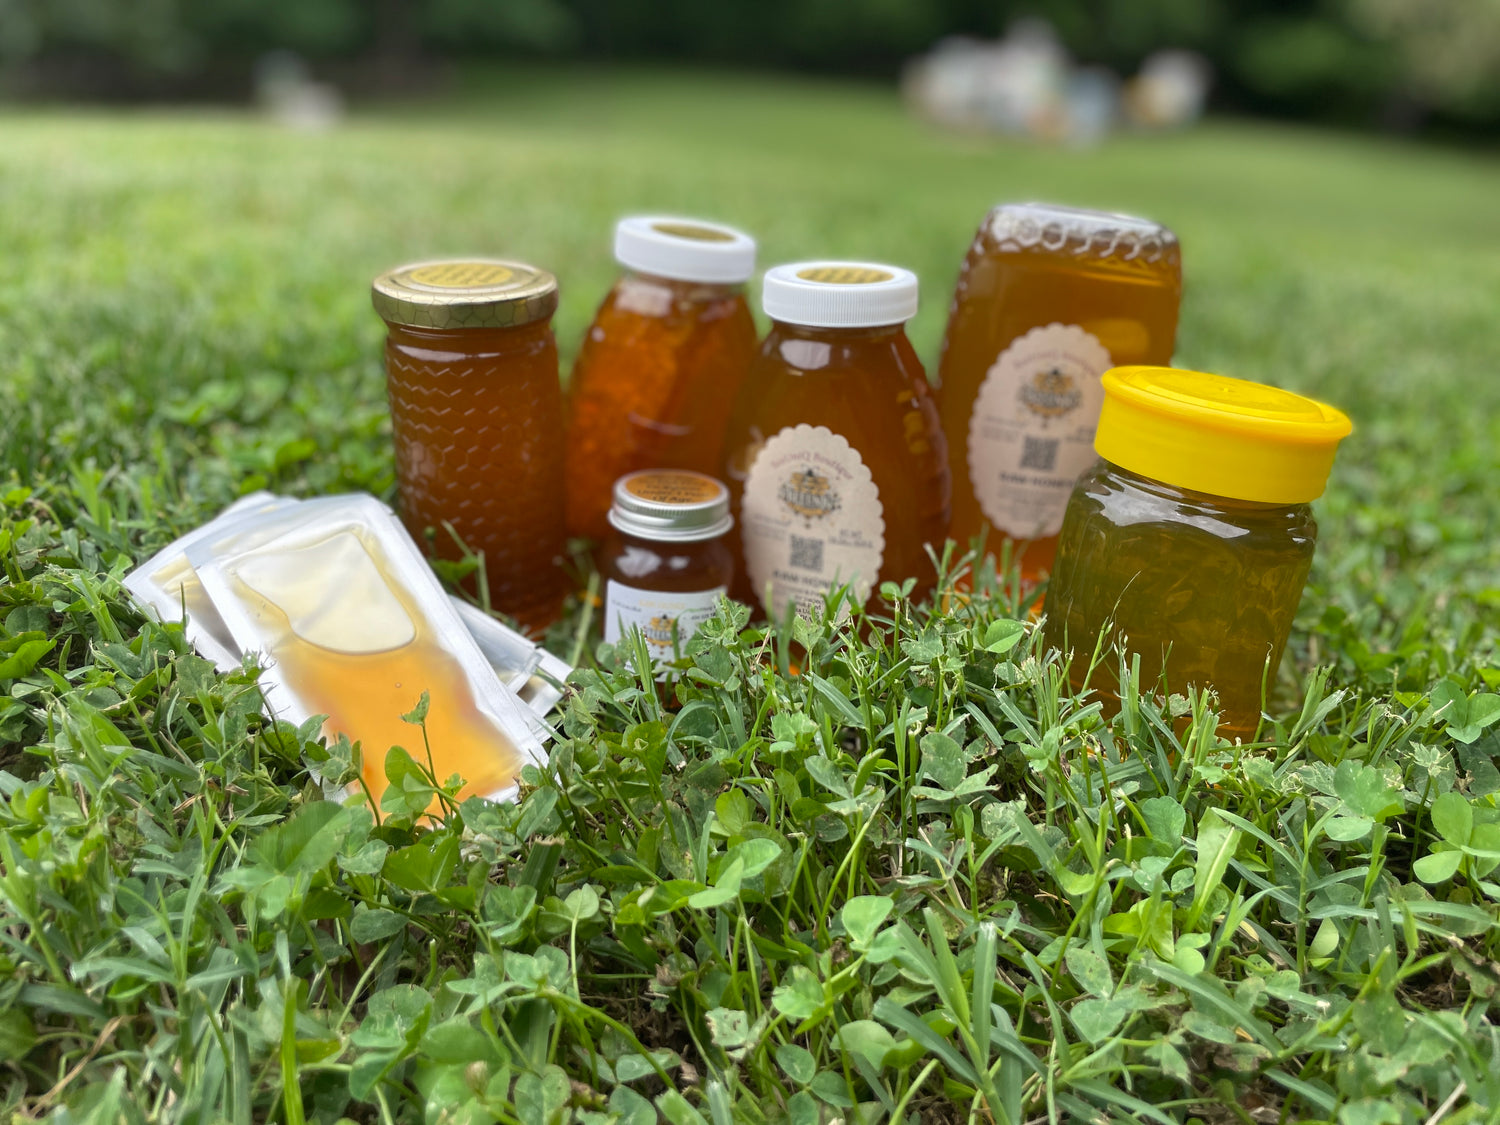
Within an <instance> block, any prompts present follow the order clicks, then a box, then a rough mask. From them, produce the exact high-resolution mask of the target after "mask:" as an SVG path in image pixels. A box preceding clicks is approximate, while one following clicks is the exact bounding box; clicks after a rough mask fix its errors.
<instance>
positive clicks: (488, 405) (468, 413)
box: [373, 259, 566, 628]
mask: <svg viewBox="0 0 1500 1125" xmlns="http://www.w3.org/2000/svg"><path fill="white" fill-rule="evenodd" d="M373 296H374V304H375V310H376V311H377V312H378V313H379V314H380V315H381V317H382V318H383V319H384V320H385V322H386V326H387V329H388V331H387V336H386V345H385V369H386V389H387V391H388V393H389V395H390V400H391V427H392V431H393V434H394V438H395V445H396V483H397V487H398V490H399V492H400V508H401V517H402V520H403V522H404V523H405V524H406V527H407V530H409V531H410V532H411V534H412V536H413V538H415V539H416V540H417V542H419V543H424V544H426V545H427V549H428V550H429V552H431V553H433V554H436V555H437V556H438V557H440V558H446V559H457V558H459V557H461V550H460V547H459V544H458V542H457V541H456V540H455V538H454V536H455V535H456V536H458V538H459V539H462V541H463V542H464V543H465V544H466V545H467V546H468V547H469V549H470V550H472V551H474V552H476V553H482V554H483V556H484V575H485V582H486V584H487V586H488V592H489V597H490V601H491V603H492V604H493V605H494V606H495V607H496V608H497V609H500V610H503V611H504V612H506V613H508V614H511V615H512V616H514V617H515V618H517V619H518V620H519V621H520V622H521V623H522V624H523V625H526V626H528V627H532V628H537V627H541V626H543V625H546V624H547V623H549V622H550V621H551V620H552V619H553V618H554V617H555V616H556V615H557V612H558V610H559V608H560V605H561V601H562V597H563V594H564V593H565V586H564V580H563V572H562V570H561V569H560V567H559V565H558V564H559V562H560V560H561V558H562V555H563V552H564V549H565V546H566V532H565V529H564V525H563V512H562V504H561V502H560V501H561V497H562V491H563V456H564V448H563V440H562V439H563V419H562V391H561V388H560V387H559V385H558V377H557V343H556V341H555V340H554V339H553V336H552V324H551V322H552V314H553V312H554V311H555V310H556V308H557V280H556V279H555V278H554V277H553V276H552V275H551V274H550V273H548V272H547V271H545V270H540V269H537V268H536V267H534V266H528V265H525V264H524V263H521V262H508V261H498V260H492V259H464V260H460V261H442V262H423V263H418V264H416V265H410V266H402V267H401V268H399V269H395V270H391V271H390V272H389V273H385V274H381V275H380V276H379V277H377V278H376V279H375V283H374V294H373ZM449 528H451V529H452V534H450V532H449V530H448V529H449Z"/></svg>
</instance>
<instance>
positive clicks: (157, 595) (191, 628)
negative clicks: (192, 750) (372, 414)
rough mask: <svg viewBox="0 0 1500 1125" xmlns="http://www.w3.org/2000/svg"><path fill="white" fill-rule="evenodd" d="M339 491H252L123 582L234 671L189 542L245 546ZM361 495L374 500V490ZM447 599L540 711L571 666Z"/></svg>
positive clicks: (294, 522)
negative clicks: (312, 494) (305, 496)
mask: <svg viewBox="0 0 1500 1125" xmlns="http://www.w3.org/2000/svg"><path fill="white" fill-rule="evenodd" d="M344 499H345V498H344V497H338V496H335V497H318V498H315V499H312V500H296V499H293V498H291V497H285V496H276V495H274V494H272V493H269V492H256V493H252V494H250V495H248V496H245V497H242V498H241V499H240V500H237V501H236V502H235V503H233V504H231V505H230V506H229V507H227V508H225V509H224V511H223V512H221V513H220V514H219V515H218V516H216V517H215V518H214V519H212V520H210V521H209V522H208V523H206V524H204V525H203V526H201V527H199V528H195V529H194V530H193V531H190V532H188V533H187V534H186V535H183V536H182V537H180V538H178V539H176V540H174V541H173V542H172V543H170V544H168V545H167V546H166V547H164V548H162V549H161V550H160V551H158V552H157V553H156V554H155V555H153V556H152V557H151V558H150V559H148V560H147V561H146V562H144V563H142V564H141V565H140V566H138V567H136V568H135V569H134V570H133V571H131V572H130V573H129V574H128V575H126V576H125V579H124V583H123V584H124V586H125V588H126V589H127V590H128V591H129V592H130V593H131V594H132V595H133V596H134V598H135V599H136V601H137V602H139V603H141V604H142V605H144V606H146V607H147V608H149V609H150V610H151V611H152V613H153V614H154V615H155V616H156V617H157V618H158V619H159V620H162V621H181V622H183V624H184V628H185V631H186V634H187V638H188V641H189V642H190V643H191V644H192V645H193V647H194V648H195V649H196V650H197V651H198V652H199V653H200V654H201V655H203V656H205V657H207V658H208V659H210V660H212V661H213V662H214V664H215V665H216V666H217V667H218V668H219V670H220V671H223V672H231V671H234V670H235V669H237V668H239V667H240V664H241V662H242V659H243V654H242V653H241V651H240V649H239V646H238V645H236V644H235V642H234V638H233V637H232V636H231V635H230V632H229V627H228V626H227V625H226V624H225V623H224V621H223V618H222V617H221V616H220V615H219V611H218V609H217V608H216V607H215V606H214V604H213V601H212V599H210V598H209V596H208V594H207V592H206V591H205V590H204V589H203V585H202V583H201V582H200V581H199V580H198V575H197V571H196V570H195V568H194V566H193V564H192V563H191V562H189V561H188V549H189V548H195V553H196V554H197V556H198V558H199V559H200V560H202V559H204V558H206V557H209V556H214V557H216V556H219V555H222V554H224V553H226V552H229V551H235V550H244V549H246V548H248V547H250V546H253V545H254V544H257V543H262V542H266V541H268V540H270V539H274V538H276V537H277V536H278V535H282V534H285V533H286V532H288V531H290V530H292V529H293V528H294V527H297V526H300V525H301V524H303V523H304V522H306V521H308V520H310V519H317V518H319V516H318V513H319V512H320V510H322V509H323V508H325V507H327V506H328V505H330V504H338V503H342V502H343V501H344ZM368 499H369V501H370V502H371V503H377V504H378V503H379V502H378V501H376V500H374V498H373V497H371V498H368ZM380 506H381V507H382V508H384V507H385V506H384V505H380ZM385 510H386V511H389V509H385ZM451 600H452V602H453V605H454V608H455V610H456V611H457V612H458V613H459V615H460V617H461V618H462V620H463V624H464V626H465V628H467V629H468V631H469V633H470V634H471V635H472V636H473V637H474V639H475V641H476V642H477V643H478V645H479V648H480V651H481V652H482V653H483V654H484V657H485V660H486V661H487V662H488V663H489V665H490V667H491V669H492V670H493V672H494V674H495V676H496V677H498V678H499V680H500V682H501V683H503V684H505V685H506V686H507V687H509V688H510V689H511V691H512V692H514V693H515V694H516V695H517V696H518V697H519V698H520V700H521V702H522V703H523V704H525V705H526V707H527V709H528V710H530V711H531V712H532V714H533V715H534V716H536V718H537V719H541V718H543V717H545V716H546V715H547V713H548V712H549V711H551V709H552V707H553V706H554V705H555V704H556V703H557V701H558V700H559V699H561V698H562V684H563V682H564V681H565V680H566V679H567V677H568V674H569V673H570V672H572V667H571V666H570V665H569V664H567V663H566V662H565V661H563V660H560V659H559V658H557V657H555V656H553V655H552V654H551V653H549V652H547V651H546V650H545V649H542V648H540V647H539V646H538V645H537V644H536V643H535V642H533V641H530V640H528V639H527V638H526V637H525V636H524V635H522V634H521V633H519V632H517V631H516V630H514V629H511V628H510V627H508V626H507V625H505V624H504V623H503V622H501V621H498V620H496V619H495V618H493V617H491V616H490V615H489V614H487V613H485V612H484V611H483V610H481V609H479V608H478V607H477V606H471V605H468V604H467V603H465V602H464V601H463V600H462V599H460V598H457V597H453V598H452V599H451ZM533 726H534V727H535V729H536V730H537V733H538V735H539V736H540V737H541V738H542V739H543V740H544V741H545V740H546V738H547V737H549V736H550V734H551V731H550V730H548V729H547V727H546V726H545V724H541V723H534V724H533Z"/></svg>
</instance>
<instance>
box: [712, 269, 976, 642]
mask: <svg viewBox="0 0 1500 1125" xmlns="http://www.w3.org/2000/svg"><path fill="white" fill-rule="evenodd" d="M762 300H763V303H764V308H765V312H766V315H767V316H769V317H770V318H771V321H772V326H771V331H770V333H769V334H768V335H767V336H766V339H765V341H764V342H763V343H762V345H761V348H760V353H759V354H758V355H757V357H756V359H755V362H754V363H753V364H752V365H751V368H750V373H749V375H748V376H747V377H746V380H745V385H744V388H743V389H742V391H741V393H740V397H739V401H738V403H737V404H736V406H735V411H734V414H733V416H732V420H731V422H730V427H729V437H728V440H727V441H726V445H725V449H726V458H727V461H726V468H725V472H726V476H727V478H728V481H729V485H730V491H731V495H732V499H733V502H734V505H735V509H736V512H737V515H738V517H739V528H738V530H739V532H740V538H741V541H742V543H743V552H744V564H745V565H744V574H745V577H744V579H743V581H742V582H741V583H740V584H739V586H738V590H739V596H741V597H743V598H745V599H746V600H753V601H754V602H756V603H758V604H761V605H763V606H764V608H765V610H766V612H767V613H768V614H770V615H771V616H773V617H775V618H777V619H779V618H781V617H782V616H783V615H784V614H785V613H786V612H787V610H788V608H789V607H795V608H796V609H797V611H798V612H801V613H804V614H813V613H817V612H819V611H821V609H822V606H823V603H824V598H825V596H826V595H827V594H829V593H830V592H832V591H834V590H836V589H839V588H842V587H848V588H849V589H850V591H851V593H852V595H853V599H854V601H855V602H856V603H859V604H863V603H865V602H867V601H868V600H869V598H870V597H871V591H872V590H873V589H874V588H875V586H876V584H877V583H879V582H882V581H886V580H889V579H894V580H897V581H900V580H903V579H906V578H908V577H914V578H917V579H918V588H917V596H920V595H921V593H922V592H924V591H925V590H926V589H928V588H929V587H930V585H931V583H932V580H933V577H934V575H933V568H932V564H931V562H930V561H929V560H928V557H927V554H926V546H927V545H928V544H932V545H933V546H934V547H940V546H941V544H942V542H943V536H944V533H945V532H946V530H947V526H948V515H949V508H948V504H949V480H948V457H947V450H946V448H945V446H944V442H943V432H942V428H941V426H940V424H939V422H938V416H937V406H936V404H935V403H934V401H933V398H932V393H931V391H930V389H929V387H928V383H927V376H926V374H925V373H924V372H923V370H922V364H921V362H920V361H919V360H918V359H917V356H916V353H915V352H914V351H913V350H912V346H911V343H910V341H909V340H908V339H907V337H906V329H905V324H906V322H907V321H908V320H910V319H911V317H912V316H914V315H915V314H916V311H917V278H916V275H915V274H913V273H911V272H910V271H909V270H904V269H900V268H898V267H896V266H886V265H874V264H868V263H862V262H811V263H803V264H798V265H786V266H777V267H775V268H774V269H771V270H768V271H767V272H766V275H765V284H764V288H763V293H762ZM846 604H847V603H846Z"/></svg>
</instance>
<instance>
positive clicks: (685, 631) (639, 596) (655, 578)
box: [599, 530, 734, 662]
mask: <svg viewBox="0 0 1500 1125" xmlns="http://www.w3.org/2000/svg"><path fill="white" fill-rule="evenodd" d="M599 572H600V575H601V577H602V578H603V579H604V639H605V640H606V641H608V642H609V643H611V644H617V643H619V642H620V641H621V640H622V639H624V638H625V636H626V635H627V634H628V632H629V630H630V629H631V628H632V627H635V628H638V629H640V631H641V633H642V635H643V636H644V637H645V638H646V644H647V647H648V649H649V650H650V652H651V655H652V659H653V660H655V661H658V662H661V661H667V660H670V659H672V657H673V655H674V644H675V645H676V646H678V647H679V649H680V646H682V645H686V644H687V641H688V638H690V637H691V636H692V635H693V633H695V632H696V631H697V629H698V626H699V625H701V624H702V623H703V622H704V621H706V620H708V619H709V618H710V617H712V616H713V614H714V610H715V609H716V608H717V606H718V601H719V598H720V597H722V596H724V595H725V594H727V593H728V592H729V589H730V587H731V585H732V584H733V582H734V555H733V553H732V552H731V551H730V549H729V546H728V545H727V544H726V543H725V542H724V537H723V536H719V537H717V538H714V539H705V540H700V541H698V542H695V543H681V542H670V541H663V540H658V539H644V538H640V537H638V536H635V535H628V534H625V533H623V532H620V531H613V530H612V531H611V532H610V535H609V538H607V539H606V540H605V541H604V546H603V549H602V551H601V553H600V557H599Z"/></svg>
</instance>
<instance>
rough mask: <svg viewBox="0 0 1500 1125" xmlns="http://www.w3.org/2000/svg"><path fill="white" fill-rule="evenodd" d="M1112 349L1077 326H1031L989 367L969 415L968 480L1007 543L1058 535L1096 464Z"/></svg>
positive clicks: (987, 515)
mask: <svg viewBox="0 0 1500 1125" xmlns="http://www.w3.org/2000/svg"><path fill="white" fill-rule="evenodd" d="M1110 366H1111V360H1110V356H1109V351H1108V350H1107V349H1106V348H1105V347H1104V345H1103V344H1101V343H1100V342H1099V341H1098V340H1097V339H1096V338H1095V337H1094V336H1092V335H1090V334H1089V333H1088V332H1085V331H1084V330H1083V329H1082V328H1079V327H1078V326H1077V325H1076V324H1048V325H1046V326H1045V327H1041V328H1033V329H1032V330H1031V331H1030V332H1028V333H1026V335H1024V336H1019V337H1017V338H1016V339H1015V340H1013V341H1012V342H1011V345H1010V347H1008V348H1006V349H1005V350H1004V351H1003V352H1001V353H1000V357H999V358H998V359H996V360H995V362H994V364H993V366H991V367H990V370H989V374H987V375H986V376H985V377H984V383H983V384H982V385H981V386H980V388H979V394H978V396H976V397H975V399H974V412H973V414H971V415H970V416H969V480H970V481H971V482H972V483H973V485H974V496H975V498H976V499H978V501H979V507H980V510H981V511H983V512H984V515H985V518H986V519H988V520H989V521H990V526H992V527H994V528H995V529H996V530H997V531H1001V532H1004V533H1005V534H1006V535H1008V536H1010V537H1011V538H1012V539H1042V538H1045V537H1047V536H1049V535H1056V534H1057V533H1058V531H1060V530H1061V529H1062V521H1063V513H1064V512H1065V511H1066V510H1067V507H1068V497H1069V496H1070V495H1071V494H1072V492H1073V485H1074V484H1075V483H1077V481H1078V478H1079V477H1080V476H1081V475H1082V474H1083V472H1084V470H1086V469H1087V468H1088V467H1089V466H1090V465H1092V464H1093V463H1094V462H1095V461H1096V460H1098V454H1096V453H1095V452H1094V430H1095V428H1096V427H1097V426H1098V424H1099V410H1100V408H1101V407H1102V406H1103V405H1104V385H1103V384H1102V383H1101V382H1100V381H1099V376H1101V375H1103V374H1104V372H1106V371H1107V370H1109V368H1110Z"/></svg>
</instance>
